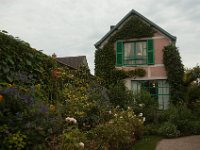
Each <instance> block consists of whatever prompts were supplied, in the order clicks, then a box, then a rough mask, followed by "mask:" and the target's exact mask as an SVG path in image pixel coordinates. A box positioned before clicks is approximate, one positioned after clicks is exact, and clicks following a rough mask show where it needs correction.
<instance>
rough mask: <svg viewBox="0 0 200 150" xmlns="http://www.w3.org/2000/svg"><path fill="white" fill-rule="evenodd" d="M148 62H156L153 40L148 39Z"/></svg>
mask: <svg viewBox="0 0 200 150" xmlns="http://www.w3.org/2000/svg"><path fill="white" fill-rule="evenodd" d="M147 62H148V64H149V65H153V64H154V48H153V40H152V39H151V40H147Z"/></svg>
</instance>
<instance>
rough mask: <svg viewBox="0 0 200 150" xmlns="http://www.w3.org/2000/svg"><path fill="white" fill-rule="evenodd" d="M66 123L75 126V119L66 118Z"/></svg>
mask: <svg viewBox="0 0 200 150" xmlns="http://www.w3.org/2000/svg"><path fill="white" fill-rule="evenodd" d="M65 120H66V121H67V122H70V123H73V124H76V123H77V120H76V119H75V118H71V117H67V118H66V119H65Z"/></svg>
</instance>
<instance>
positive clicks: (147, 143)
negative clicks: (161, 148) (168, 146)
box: [132, 136, 162, 150]
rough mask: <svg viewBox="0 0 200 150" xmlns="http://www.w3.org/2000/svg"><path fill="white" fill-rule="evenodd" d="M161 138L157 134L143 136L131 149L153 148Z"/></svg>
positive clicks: (151, 149)
mask: <svg viewBox="0 0 200 150" xmlns="http://www.w3.org/2000/svg"><path fill="white" fill-rule="evenodd" d="M161 139H162V137H159V136H145V137H143V138H142V139H141V140H139V141H138V142H136V144H135V145H134V147H133V149H132V150H155V148H156V145H157V143H158V142H159V141H160V140H161Z"/></svg>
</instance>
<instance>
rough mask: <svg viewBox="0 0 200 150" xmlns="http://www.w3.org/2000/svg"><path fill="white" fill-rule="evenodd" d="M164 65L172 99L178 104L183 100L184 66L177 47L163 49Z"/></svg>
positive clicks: (171, 46)
mask: <svg viewBox="0 0 200 150" xmlns="http://www.w3.org/2000/svg"><path fill="white" fill-rule="evenodd" d="M163 52H164V53H163V63H164V65H165V68H166V71H167V77H168V82H169V84H170V87H171V88H170V89H171V92H170V93H171V99H172V100H173V101H174V102H175V103H176V102H178V101H181V100H183V90H184V88H183V75H184V66H183V64H182V61H181V57H180V54H179V51H178V49H177V47H176V46H174V45H169V46H166V47H165V48H164V49H163Z"/></svg>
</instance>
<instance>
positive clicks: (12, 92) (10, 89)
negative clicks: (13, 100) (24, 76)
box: [2, 88, 17, 94]
mask: <svg viewBox="0 0 200 150" xmlns="http://www.w3.org/2000/svg"><path fill="white" fill-rule="evenodd" d="M16 92H17V90H16V89H15V88H7V89H5V90H4V91H3V92H2V94H15V93H16Z"/></svg>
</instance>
